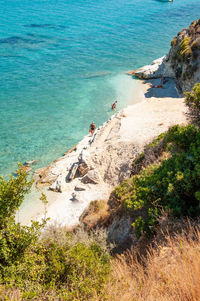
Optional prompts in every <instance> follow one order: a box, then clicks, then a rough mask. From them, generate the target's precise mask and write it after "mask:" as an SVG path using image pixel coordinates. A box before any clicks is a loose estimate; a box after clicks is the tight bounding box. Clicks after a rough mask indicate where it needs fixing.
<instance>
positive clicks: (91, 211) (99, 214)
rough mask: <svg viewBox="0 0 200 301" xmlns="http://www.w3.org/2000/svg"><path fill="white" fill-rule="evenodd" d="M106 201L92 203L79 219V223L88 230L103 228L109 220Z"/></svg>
mask: <svg viewBox="0 0 200 301" xmlns="http://www.w3.org/2000/svg"><path fill="white" fill-rule="evenodd" d="M109 215H110V213H109V206H108V203H107V201H104V200H102V201H92V202H91V203H90V206H89V208H88V210H87V211H85V212H84V213H83V214H82V216H81V217H80V221H81V223H82V224H83V225H84V226H85V227H86V228H87V229H88V230H89V229H94V228H96V227H100V226H103V225H104V224H105V223H106V221H107V220H108V218H109Z"/></svg>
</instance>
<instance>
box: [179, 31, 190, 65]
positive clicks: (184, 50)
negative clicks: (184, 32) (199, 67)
mask: <svg viewBox="0 0 200 301" xmlns="http://www.w3.org/2000/svg"><path fill="white" fill-rule="evenodd" d="M190 42H191V38H190V37H184V39H183V40H182V42H181V43H180V46H179V50H178V53H177V55H178V57H179V58H180V59H181V61H183V58H187V57H190V56H192V49H191V46H190Z"/></svg>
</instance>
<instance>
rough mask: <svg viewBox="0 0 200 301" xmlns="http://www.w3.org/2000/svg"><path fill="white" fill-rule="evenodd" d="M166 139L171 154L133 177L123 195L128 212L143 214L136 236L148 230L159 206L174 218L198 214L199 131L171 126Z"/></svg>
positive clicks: (190, 126)
mask: <svg viewBox="0 0 200 301" xmlns="http://www.w3.org/2000/svg"><path fill="white" fill-rule="evenodd" d="M165 139H166V143H167V145H168V146H169V151H170V152H171V157H170V158H169V159H166V160H163V161H162V162H161V164H154V165H150V166H148V167H147V168H146V169H144V170H143V171H142V172H141V173H140V174H139V175H135V176H133V177H132V189H131V191H130V192H129V193H128V194H127V195H126V196H125V197H124V198H123V201H124V204H125V207H126V208H127V210H128V212H129V213H130V214H131V215H132V214H133V213H134V215H135V212H137V211H138V212H142V213H143V215H142V217H141V216H140V217H139V218H138V219H136V221H135V223H134V226H135V230H136V234H137V235H140V234H141V233H143V232H146V233H149V232H151V230H152V228H153V226H154V225H155V224H156V221H157V218H158V216H159V215H160V213H161V209H164V210H167V211H168V210H170V211H171V212H172V213H173V214H174V216H177V217H181V216H191V217H195V216H198V215H199V214H200V201H199V199H200V197H199V195H200V193H199V191H200V131H199V129H198V128H197V127H195V126H194V125H188V126H186V127H180V126H174V127H173V128H171V129H170V130H169V131H168V133H167V134H166V137H165ZM119 196H120V195H119Z"/></svg>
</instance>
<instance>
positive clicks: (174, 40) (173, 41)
mask: <svg viewBox="0 0 200 301" xmlns="http://www.w3.org/2000/svg"><path fill="white" fill-rule="evenodd" d="M176 42H177V37H174V38H173V40H172V41H171V46H172V47H174V46H175V45H176Z"/></svg>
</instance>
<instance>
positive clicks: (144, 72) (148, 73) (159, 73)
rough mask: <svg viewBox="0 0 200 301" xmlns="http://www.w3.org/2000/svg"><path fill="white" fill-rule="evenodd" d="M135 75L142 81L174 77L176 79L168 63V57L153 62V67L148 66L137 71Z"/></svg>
mask: <svg viewBox="0 0 200 301" xmlns="http://www.w3.org/2000/svg"><path fill="white" fill-rule="evenodd" d="M134 75H135V76H137V77H139V78H142V79H151V78H159V77H172V78H174V77H175V75H174V72H173V70H172V68H171V67H170V65H169V64H168V63H167V56H166V55H165V56H163V57H161V58H159V59H156V60H154V61H153V62H152V64H151V65H146V66H144V67H141V68H139V69H137V70H136V71H135V72H134Z"/></svg>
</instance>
